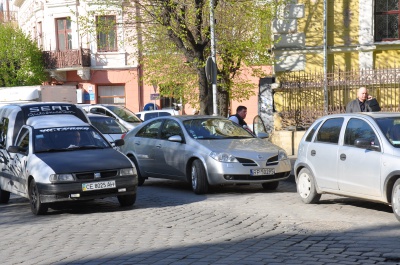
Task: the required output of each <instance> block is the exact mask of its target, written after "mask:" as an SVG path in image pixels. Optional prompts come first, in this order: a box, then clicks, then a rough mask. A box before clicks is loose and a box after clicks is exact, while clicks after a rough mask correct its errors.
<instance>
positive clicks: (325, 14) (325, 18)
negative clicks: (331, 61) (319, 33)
mask: <svg viewBox="0 0 400 265" xmlns="http://www.w3.org/2000/svg"><path fill="white" fill-rule="evenodd" d="M327 10H328V0H324V112H325V115H328V80H327V72H328V66H327V61H328V41H327V35H328V34H327V31H328V19H327V17H328V15H327Z"/></svg>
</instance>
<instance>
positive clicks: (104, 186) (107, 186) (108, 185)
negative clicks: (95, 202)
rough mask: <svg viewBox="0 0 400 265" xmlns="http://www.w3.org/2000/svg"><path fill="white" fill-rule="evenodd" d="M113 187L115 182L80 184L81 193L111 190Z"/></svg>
mask: <svg viewBox="0 0 400 265" xmlns="http://www.w3.org/2000/svg"><path fill="white" fill-rule="evenodd" d="M115 187H116V185H115V180H110V181H100V182H90V183H82V191H88V190H103V189H112V188H115Z"/></svg>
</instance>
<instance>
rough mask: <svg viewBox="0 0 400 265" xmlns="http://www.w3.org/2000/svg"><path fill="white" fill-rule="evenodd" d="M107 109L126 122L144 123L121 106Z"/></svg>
mask: <svg viewBox="0 0 400 265" xmlns="http://www.w3.org/2000/svg"><path fill="white" fill-rule="evenodd" d="M107 108H108V109H109V110H111V111H112V112H114V113H115V114H116V115H117V116H118V117H119V118H120V119H122V120H124V121H126V122H142V120H141V119H139V118H138V117H137V116H136V114H135V113H133V112H132V111H130V110H129V109H127V108H124V107H120V106H107Z"/></svg>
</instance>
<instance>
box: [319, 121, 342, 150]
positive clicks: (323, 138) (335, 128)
mask: <svg viewBox="0 0 400 265" xmlns="http://www.w3.org/2000/svg"><path fill="white" fill-rule="evenodd" d="M343 120H344V119H343V118H332V119H328V120H326V121H325V122H324V124H322V126H321V128H320V129H319V131H318V133H317V138H316V141H318V142H324V143H332V144H338V142H339V135H340V129H341V128H342V124H343Z"/></svg>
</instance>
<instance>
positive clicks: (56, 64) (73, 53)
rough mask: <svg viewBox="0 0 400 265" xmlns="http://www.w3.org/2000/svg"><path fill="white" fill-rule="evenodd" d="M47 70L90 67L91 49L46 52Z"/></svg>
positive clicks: (44, 55) (44, 56)
mask: <svg viewBox="0 0 400 265" xmlns="http://www.w3.org/2000/svg"><path fill="white" fill-rule="evenodd" d="M43 58H44V64H45V68H46V69H57V68H70V67H90V49H78V50H64V51H44V52H43Z"/></svg>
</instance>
